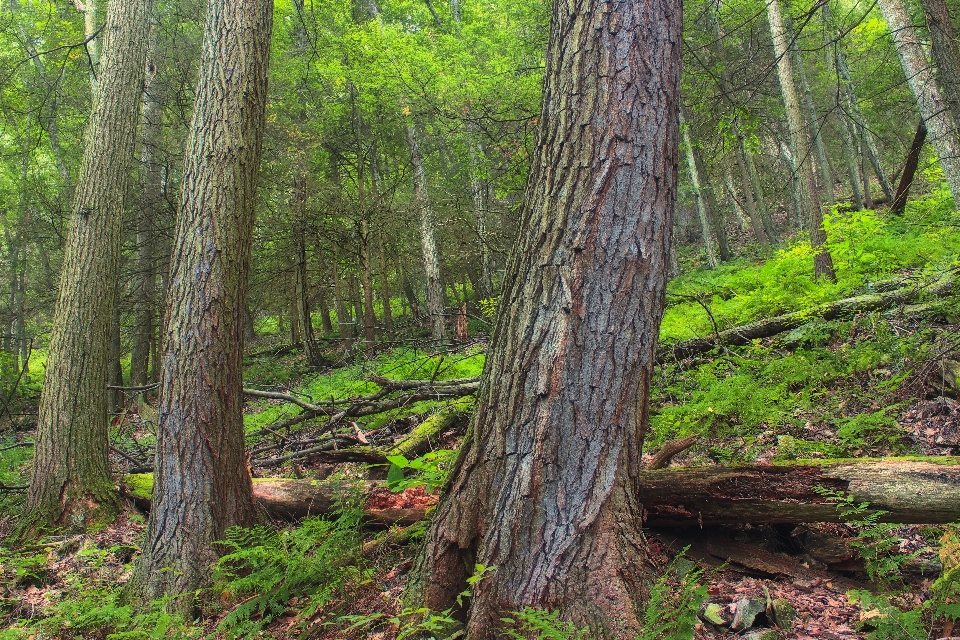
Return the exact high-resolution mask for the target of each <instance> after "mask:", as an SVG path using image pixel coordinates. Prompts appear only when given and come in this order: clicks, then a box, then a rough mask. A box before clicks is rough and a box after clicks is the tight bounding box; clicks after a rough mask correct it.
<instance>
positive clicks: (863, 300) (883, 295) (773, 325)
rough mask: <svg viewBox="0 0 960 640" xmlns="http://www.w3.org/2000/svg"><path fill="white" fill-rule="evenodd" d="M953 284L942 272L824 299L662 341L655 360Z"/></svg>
mask: <svg viewBox="0 0 960 640" xmlns="http://www.w3.org/2000/svg"><path fill="white" fill-rule="evenodd" d="M954 284H955V279H954V276H953V273H948V274H944V275H942V276H940V277H938V278H935V279H933V280H931V281H927V282H925V283H916V284H910V285H909V286H904V287H900V288H898V289H894V290H892V291H885V292H880V293H871V294H867V295H862V296H854V297H852V298H844V299H842V300H836V301H834V302H827V303H824V304H822V305H819V306H817V307H814V308H812V309H804V310H802V311H794V312H793V313H786V314H783V315H779V316H775V317H773V318H766V319H764V320H758V321H756V322H751V323H749V324H744V325H740V326H738V327H733V328H732V329H727V330H725V331H720V332H718V333H716V334H714V335H712V336H708V337H704V338H693V339H690V340H683V341H682V342H676V343H674V344H665V345H661V347H660V349H659V350H658V352H657V362H658V363H662V362H664V361H666V360H669V359H673V360H683V359H685V358H690V357H693V356H697V355H700V354H703V353H706V352H708V351H710V350H712V349H714V348H716V347H718V346H721V345H724V346H742V345H746V344H750V343H751V342H752V341H753V340H756V339H759V338H770V337H773V336H775V335H778V334H781V333H785V332H787V331H790V330H792V329H796V328H797V327H800V326H803V325H804V324H806V323H808V322H810V321H811V320H833V319H835V318H841V317H850V316H853V315H856V314H858V313H866V312H869V311H880V310H882V309H888V308H890V307H893V306H896V305H901V304H905V303H907V302H914V301H916V300H917V299H919V298H920V297H921V296H924V295H933V296H943V295H946V294H948V293H949V292H950V291H951V290H952V289H953V286H954Z"/></svg>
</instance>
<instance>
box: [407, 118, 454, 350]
mask: <svg viewBox="0 0 960 640" xmlns="http://www.w3.org/2000/svg"><path fill="white" fill-rule="evenodd" d="M407 144H409V145H410V162H411V164H412V165H413V187H414V191H415V193H416V198H417V209H419V211H420V244H421V246H422V248H423V268H424V272H425V273H426V277H427V313H428V314H429V315H430V327H431V334H432V336H433V339H434V340H443V339H444V338H446V323H445V322H444V316H443V299H444V293H443V281H442V280H441V278H440V252H439V250H438V249H437V240H436V238H435V232H434V228H433V211H432V209H431V206H430V194H429V192H428V190H427V172H426V169H425V167H424V164H423V154H422V153H421V152H420V141H419V139H418V136H417V128H416V125H414V124H408V125H407Z"/></svg>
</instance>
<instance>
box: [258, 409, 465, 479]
mask: <svg viewBox="0 0 960 640" xmlns="http://www.w3.org/2000/svg"><path fill="white" fill-rule="evenodd" d="M466 416H467V408H466V407H464V406H461V405H457V404H453V405H452V406H450V407H445V408H444V409H442V410H441V411H438V412H437V413H435V414H434V415H432V416H430V417H429V418H427V419H426V420H424V421H423V422H422V423H420V424H419V425H418V426H416V427H414V428H413V430H412V431H411V432H410V433H408V434H407V435H405V436H404V437H403V438H402V439H401V440H400V441H399V442H397V443H396V444H395V445H393V446H392V447H390V448H388V449H378V448H376V447H370V446H359V447H343V442H342V440H341V439H337V438H329V439H327V440H325V441H323V442H321V443H320V444H318V445H317V446H315V447H310V448H309V449H303V450H301V451H295V452H293V453H289V454H286V455H283V456H279V457H276V458H270V459H268V460H263V461H259V462H257V466H259V467H267V468H269V467H276V466H279V465H281V464H283V463H284V462H287V461H289V460H296V459H299V458H307V457H313V458H315V459H316V460H317V461H318V462H366V463H370V464H388V461H387V456H396V455H402V456H406V457H407V458H415V457H417V456H418V455H421V454H423V453H425V452H426V451H428V450H429V449H430V446H431V444H432V443H434V442H436V441H437V440H438V438H439V437H440V435H441V434H442V433H443V432H444V431H446V430H447V429H449V428H450V427H452V426H454V425H455V424H457V423H458V422H465V420H464V418H465V417H466ZM354 440H356V439H355V438H354Z"/></svg>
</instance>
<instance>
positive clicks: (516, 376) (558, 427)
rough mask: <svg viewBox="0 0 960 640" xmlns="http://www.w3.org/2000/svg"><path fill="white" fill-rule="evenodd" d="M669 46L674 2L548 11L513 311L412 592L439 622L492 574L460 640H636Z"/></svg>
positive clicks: (670, 145) (666, 184)
mask: <svg viewBox="0 0 960 640" xmlns="http://www.w3.org/2000/svg"><path fill="white" fill-rule="evenodd" d="M680 29H681V12H680V7H679V6H678V5H676V4H674V3H671V2H657V1H652V2H647V3H640V4H611V3H606V2H600V1H599V0H579V1H572V2H559V1H558V2H556V3H555V4H554V13H553V20H552V26H551V33H550V41H549V46H548V51H547V61H546V73H545V79H544V96H543V109H542V113H541V117H540V123H541V129H540V133H539V143H538V145H537V147H536V149H537V150H538V151H537V155H536V157H535V159H534V161H533V166H532V169H531V173H530V176H529V178H528V182H527V191H526V195H525V198H524V205H523V207H522V211H521V227H520V228H521V231H520V235H519V239H518V241H517V244H516V245H515V247H514V252H513V255H512V257H511V259H510V264H509V267H508V270H507V273H508V277H507V279H506V282H505V286H504V293H503V300H504V309H506V310H508V311H506V312H504V313H502V314H501V315H500V318H499V320H498V322H497V327H496V329H495V332H494V337H493V339H492V344H491V348H490V350H489V352H488V359H487V363H486V368H485V378H484V380H485V382H484V383H483V385H482V388H481V390H480V392H479V395H478V408H477V412H476V414H475V416H474V420H473V422H472V436H468V438H467V442H466V444H465V445H464V449H463V451H462V453H461V456H460V458H459V460H458V463H457V465H456V467H455V469H454V471H453V474H452V480H451V482H450V484H449V487H448V490H447V492H446V494H445V495H444V497H443V498H442V499H441V503H440V505H439V506H438V508H437V511H436V512H435V518H434V520H433V525H432V527H431V529H430V531H429V532H428V534H427V538H426V545H425V548H424V551H423V553H422V555H421V557H420V558H419V559H418V561H417V563H416V565H415V568H414V571H413V573H412V576H411V579H410V582H408V586H407V598H408V600H409V601H410V602H411V603H412V602H418V601H419V602H421V603H422V604H423V605H425V606H427V607H430V608H431V609H433V610H442V609H444V608H446V607H448V606H452V605H453V604H454V601H455V598H456V596H457V594H458V593H459V592H460V591H462V590H463V588H464V587H465V584H466V583H465V580H466V578H467V576H468V572H469V568H470V567H473V566H474V563H481V564H483V565H485V566H487V567H493V566H496V567H497V569H496V570H495V571H492V572H491V573H490V574H488V576H487V577H486V579H484V580H482V581H481V582H478V583H476V584H474V585H473V598H472V600H471V610H470V612H469V620H468V624H467V638H470V639H474V640H476V639H479V638H494V637H499V634H498V633H497V630H496V628H497V626H498V620H499V617H500V616H501V615H502V614H504V613H507V612H509V611H514V610H517V609H521V608H523V607H524V606H532V607H539V608H542V609H551V610H559V611H560V614H561V617H562V618H563V619H566V620H570V621H572V622H574V623H575V624H577V625H578V626H584V625H588V626H589V627H590V628H591V630H592V636H593V637H611V636H612V637H623V638H627V637H631V638H632V637H636V635H637V633H638V632H639V631H640V622H639V620H640V616H642V609H640V606H641V603H642V601H643V600H644V599H645V597H646V595H647V593H648V580H649V578H650V573H649V571H648V570H647V569H646V568H645V567H646V564H645V559H646V555H647V549H646V543H645V542H644V539H643V536H642V534H641V532H640V522H639V518H640V516H641V515H642V507H641V505H640V503H639V501H638V500H637V495H638V491H639V471H640V469H639V468H638V464H637V463H638V461H639V456H640V448H641V445H642V440H643V432H644V430H645V425H646V412H647V399H648V390H649V385H650V376H651V374H652V369H653V364H654V355H655V347H656V339H657V331H658V327H659V323H660V318H661V315H662V310H663V304H664V296H665V289H666V279H667V270H668V265H667V262H668V254H669V246H670V226H671V216H672V212H673V207H674V203H675V198H676V175H677V174H676V169H677V161H678V149H677V141H678V130H677V108H678V105H679V83H680V57H681V39H680ZM624 331H627V332H628V335H625V334H624V333H623V332H624ZM601 425H602V426H601Z"/></svg>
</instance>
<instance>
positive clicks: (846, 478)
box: [125, 457, 960, 527]
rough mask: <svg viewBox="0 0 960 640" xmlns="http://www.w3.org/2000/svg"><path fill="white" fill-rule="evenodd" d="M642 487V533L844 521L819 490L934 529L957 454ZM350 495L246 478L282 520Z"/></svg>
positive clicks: (136, 490) (944, 517) (717, 470)
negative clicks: (661, 529)
mask: <svg viewBox="0 0 960 640" xmlns="http://www.w3.org/2000/svg"><path fill="white" fill-rule="evenodd" d="M641 483H642V489H641V492H642V493H641V502H642V503H643V506H644V509H645V520H644V524H645V525H646V526H650V527H698V526H705V525H715V524H738V523H748V522H749V523H753V524H760V523H802V522H841V521H844V520H845V518H843V517H842V516H841V512H842V511H843V508H838V507H837V502H836V500H831V499H830V498H829V497H827V496H824V495H821V493H818V491H817V488H818V487H823V488H826V489H829V490H831V491H833V492H835V495H842V496H852V501H853V503H854V504H862V503H864V502H869V503H870V509H871V510H883V511H886V512H887V513H885V514H883V515H882V516H881V517H880V520H882V521H886V522H901V523H905V524H938V523H948V522H954V521H956V520H957V519H958V518H960V457H931V458H926V459H897V458H881V459H872V460H839V461H828V462H823V463H819V462H818V463H815V464H814V463H809V464H791V465H782V466H780V465H755V466H744V467H679V468H670V469H661V470H657V471H644V472H641ZM125 485H126V491H127V494H128V495H130V496H131V497H133V498H134V499H135V500H136V501H137V502H138V503H140V504H141V505H144V506H147V505H149V501H150V493H151V491H152V489H153V479H152V476H150V475H149V474H131V475H128V476H126V477H125ZM357 489H358V487H357V486H349V485H344V483H343V482H334V481H318V480H290V479H284V478H255V479H254V481H253V495H254V497H256V499H257V500H258V501H259V502H260V504H261V505H262V506H263V507H264V509H265V510H266V511H267V512H268V513H269V514H271V515H272V516H274V517H279V518H285V519H295V518H302V517H305V516H307V515H318V514H324V513H330V512H331V511H333V510H334V509H335V508H336V506H337V505H338V504H340V503H342V502H343V501H345V500H347V498H348V496H350V495H355V494H356V492H357ZM359 489H360V491H361V492H362V495H363V496H364V505H363V511H364V514H365V516H366V517H367V518H368V519H369V520H370V521H372V522H377V523H381V524H411V523H413V522H416V521H418V520H420V519H422V518H423V517H424V516H425V515H426V511H427V509H428V508H429V507H431V506H433V505H434V504H436V502H437V497H436V496H431V495H427V494H425V493H424V492H423V490H422V489H408V490H407V491H405V492H404V493H399V494H395V493H391V492H390V491H389V490H387V489H386V488H385V487H384V486H383V484H381V483H377V482H365V483H363V484H362V485H361V486H359ZM857 517H861V518H862V517H863V514H861V515H859V516H857ZM846 520H849V518H846Z"/></svg>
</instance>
